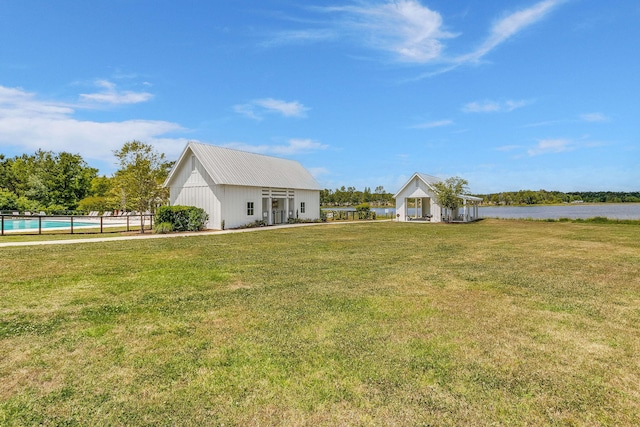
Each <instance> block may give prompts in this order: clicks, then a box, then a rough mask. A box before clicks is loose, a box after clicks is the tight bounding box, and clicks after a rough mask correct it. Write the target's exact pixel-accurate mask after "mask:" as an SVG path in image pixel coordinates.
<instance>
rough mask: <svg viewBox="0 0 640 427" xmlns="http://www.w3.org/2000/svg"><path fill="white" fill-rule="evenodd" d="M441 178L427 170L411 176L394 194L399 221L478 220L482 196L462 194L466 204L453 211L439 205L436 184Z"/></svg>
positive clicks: (462, 199)
mask: <svg viewBox="0 0 640 427" xmlns="http://www.w3.org/2000/svg"><path fill="white" fill-rule="evenodd" d="M440 181H441V180H440V179H439V178H436V177H435V176H431V175H427V174H424V173H418V172H416V173H414V174H413V176H412V177H411V179H409V181H407V183H406V184H405V185H403V186H402V188H400V190H398V192H397V193H396V194H395V195H394V196H393V197H394V198H395V199H396V215H397V220H398V221H431V222H441V221H445V220H446V221H458V222H470V221H475V220H477V219H478V204H479V203H480V202H481V201H482V199H481V198H479V197H473V196H467V195H462V194H461V195H459V196H458V197H459V198H460V199H461V201H462V206H461V207H460V208H458V209H456V210H454V211H453V212H450V211H449V209H446V208H443V207H442V206H440V205H439V204H438V197H437V195H436V190H435V187H434V184H435V183H437V182H440Z"/></svg>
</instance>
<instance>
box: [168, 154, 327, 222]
mask: <svg viewBox="0 0 640 427" xmlns="http://www.w3.org/2000/svg"><path fill="white" fill-rule="evenodd" d="M194 163H195V169H194V168H193V164H192V158H191V153H190V152H187V153H185V157H184V159H183V161H182V162H181V164H180V165H179V166H178V169H176V170H175V171H174V172H173V178H172V180H171V186H170V188H169V190H170V196H169V200H170V202H171V204H172V205H186V206H196V207H199V208H202V209H204V210H205V212H207V214H209V221H208V223H207V228H212V229H222V222H223V221H224V228H236V227H240V226H243V225H246V224H249V223H251V222H254V221H257V220H261V219H263V216H262V215H263V211H264V209H265V208H268V210H269V211H271V208H270V207H268V206H266V204H265V203H266V202H265V201H264V200H265V199H266V198H267V197H268V195H267V196H264V195H263V190H265V189H263V188H262V187H249V186H240V185H216V184H215V183H214V182H213V181H212V179H211V177H210V176H209V175H208V173H207V172H206V170H205V168H204V167H203V165H202V164H201V163H200V161H198V160H197V159H196V160H195V162H194ZM266 191H267V194H270V192H273V198H274V200H276V199H281V198H287V197H289V200H290V202H289V211H291V212H293V216H294V217H295V215H296V212H297V213H298V217H299V218H302V219H317V218H319V217H320V192H319V191H318V190H298V189H296V190H292V189H266ZM280 192H282V195H281V194H280ZM248 202H253V215H248V212H247V203H248ZM302 202H304V203H305V213H301V212H300V203H302ZM285 208H286V203H284V202H283V205H282V206H280V207H279V208H278V209H279V210H286V209H285ZM282 221H283V222H285V221H286V213H285V217H284V218H283V219H282Z"/></svg>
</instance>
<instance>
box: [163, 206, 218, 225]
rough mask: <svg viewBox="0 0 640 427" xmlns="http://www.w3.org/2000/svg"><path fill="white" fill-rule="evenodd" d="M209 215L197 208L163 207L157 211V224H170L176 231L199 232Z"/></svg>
mask: <svg viewBox="0 0 640 427" xmlns="http://www.w3.org/2000/svg"><path fill="white" fill-rule="evenodd" d="M208 219H209V215H208V214H207V213H206V212H205V211H204V209H202V208H196V207H195V206H162V207H160V208H158V210H157V211H156V223H162V222H168V223H170V224H171V225H172V226H173V230H174V231H199V230H203V229H204V225H205V223H206V222H207V220H208Z"/></svg>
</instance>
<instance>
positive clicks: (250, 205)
mask: <svg viewBox="0 0 640 427" xmlns="http://www.w3.org/2000/svg"><path fill="white" fill-rule="evenodd" d="M247 215H249V216H253V202H247Z"/></svg>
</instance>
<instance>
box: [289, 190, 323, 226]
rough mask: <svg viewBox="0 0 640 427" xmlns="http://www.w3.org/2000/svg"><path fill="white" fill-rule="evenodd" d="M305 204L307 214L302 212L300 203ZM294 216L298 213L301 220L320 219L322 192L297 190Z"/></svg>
mask: <svg viewBox="0 0 640 427" xmlns="http://www.w3.org/2000/svg"><path fill="white" fill-rule="evenodd" d="M302 202H304V203H305V213H302V212H300V203H302ZM291 210H292V211H293V216H294V217H295V216H296V212H298V218H300V219H318V218H320V192H319V191H316V190H296V195H295V207H294V208H293V209H291Z"/></svg>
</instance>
